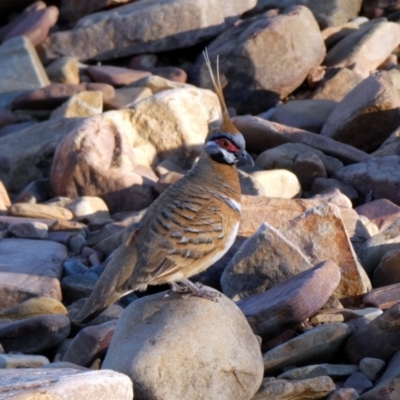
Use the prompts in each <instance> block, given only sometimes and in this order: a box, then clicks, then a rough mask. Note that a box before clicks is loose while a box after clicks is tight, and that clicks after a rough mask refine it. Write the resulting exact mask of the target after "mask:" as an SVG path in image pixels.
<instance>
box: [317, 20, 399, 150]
mask: <svg viewBox="0 0 400 400" xmlns="http://www.w3.org/2000/svg"><path fill="white" fill-rule="evenodd" d="M399 34H400V26H399ZM399 107H400V95H399V93H398V92H397V90H396V88H395V87H394V85H393V84H392V82H391V80H390V78H389V77H388V75H387V73H386V72H378V73H375V74H372V75H371V76H369V77H368V78H367V79H365V80H363V81H362V82H361V83H360V84H359V85H357V86H356V87H355V88H354V89H353V90H352V91H351V92H349V93H348V94H347V96H346V97H345V98H344V99H343V100H342V101H341V102H340V103H339V104H338V105H337V106H336V107H335V109H334V110H333V111H332V113H331V114H330V115H329V117H328V120H327V121H326V123H325V125H324V126H323V128H322V131H321V135H323V136H326V137H330V138H332V139H335V140H337V141H339V142H343V143H347V144H349V145H352V146H354V147H356V148H358V149H360V150H363V151H366V152H371V151H374V150H376V149H377V148H378V147H379V146H380V145H381V144H382V143H383V142H384V141H385V139H387V138H388V137H389V136H390V134H391V133H392V132H393V131H394V130H395V129H396V128H397V127H398V126H399V124H400V108H399Z"/></svg>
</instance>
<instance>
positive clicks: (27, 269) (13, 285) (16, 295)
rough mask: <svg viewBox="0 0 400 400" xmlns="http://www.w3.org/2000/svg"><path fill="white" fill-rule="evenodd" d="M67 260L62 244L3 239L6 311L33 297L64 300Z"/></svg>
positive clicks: (0, 288)
mask: <svg viewBox="0 0 400 400" xmlns="http://www.w3.org/2000/svg"><path fill="white" fill-rule="evenodd" d="M67 258H68V254H67V249H66V248H65V246H63V245H61V244H59V243H54V242H50V241H46V240H32V239H3V240H1V241H0V298H1V299H2V308H6V307H12V306H15V305H17V304H19V303H21V302H23V301H24V300H27V299H29V298H31V297H40V296H46V297H53V298H55V299H57V300H61V290H60V282H59V279H60V277H61V272H62V264H63V263H64V261H65V260H66V259H67ZM0 343H1V340H0Z"/></svg>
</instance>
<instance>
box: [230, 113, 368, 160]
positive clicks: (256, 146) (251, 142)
mask: <svg viewBox="0 0 400 400" xmlns="http://www.w3.org/2000/svg"><path fill="white" fill-rule="evenodd" d="M232 121H233V122H234V124H235V125H236V127H237V128H238V129H239V131H240V132H242V134H243V135H244V138H245V140H246V149H247V151H250V152H253V151H254V152H256V153H260V152H262V151H265V150H268V149H271V148H273V147H276V146H279V145H281V144H284V143H289V142H295V143H301V144H305V145H308V146H310V147H313V148H314V149H317V150H320V151H322V152H324V153H325V154H327V155H330V156H332V157H335V158H337V159H339V160H340V161H342V162H344V163H346V164H348V163H359V162H361V161H366V160H368V159H369V158H370V156H369V155H368V154H367V153H364V152H363V151H361V150H358V149H356V148H354V147H352V146H349V145H346V144H345V143H340V142H337V141H335V140H332V139H331V138H328V137H325V136H322V135H318V134H315V133H312V132H307V131H303V130H301V129H297V128H292V127H286V126H284V125H280V124H277V123H276V122H270V121H266V120H264V119H262V118H259V117H253V116H243V117H234V118H232Z"/></svg>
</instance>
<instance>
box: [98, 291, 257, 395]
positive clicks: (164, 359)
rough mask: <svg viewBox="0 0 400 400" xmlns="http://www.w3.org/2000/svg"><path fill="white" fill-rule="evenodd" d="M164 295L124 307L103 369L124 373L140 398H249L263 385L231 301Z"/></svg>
mask: <svg viewBox="0 0 400 400" xmlns="http://www.w3.org/2000/svg"><path fill="white" fill-rule="evenodd" d="M207 289H210V288H207ZM164 296H165V293H159V294H156V295H152V296H146V297H144V298H141V299H139V300H137V301H135V302H133V303H132V304H131V305H130V306H128V307H127V308H126V310H125V312H124V313H123V315H122V316H121V318H120V319H119V321H118V324H117V327H116V330H115V332H114V336H113V338H112V341H111V344H110V347H109V350H108V352H107V355H106V358H105V360H104V362H103V365H102V368H105V369H113V370H116V371H119V372H123V373H125V374H127V375H128V376H129V377H130V378H131V379H132V381H133V382H134V392H135V393H134V394H135V399H139V400H140V399H149V398H152V399H187V398H218V399H224V398H226V399H228V398H229V399H232V400H233V399H250V398H252V396H253V395H254V394H255V393H256V392H257V390H258V388H259V386H260V384H261V381H262V375H263V368H262V359H261V352H260V347H259V344H258V341H257V339H256V338H255V336H254V335H253V333H252V331H251V329H250V327H249V325H248V323H247V321H246V320H245V318H244V317H243V314H242V313H241V312H240V310H239V309H238V308H237V307H236V306H235V305H234V303H233V302H231V301H230V300H229V299H227V298H226V297H225V296H223V295H222V296H221V297H219V298H218V302H211V301H205V300H204V299H201V298H198V297H189V298H186V299H185V301H182V299H181V296H180V295H176V294H169V296H168V297H167V298H164ZM182 326H185V329H182ZM216 327H218V328H217V329H216ZM189 331H190V332H191V334H190V335H188V334H187V332H189ZM211 331H212V332H213V334H212V335H211V336H210V335H209V333H210V332H211ZM221 343H224V345H223V346H221ZM144 349H146V350H145V351H143V350H144ZM183 349H184V350H183ZM183 359H184V360H185V362H184V363H183V362H182V360H183ZM151 371H153V372H154V373H153V372H151ZM159 374H162V376H163V385H159V384H158V382H159V376H160V375H159Z"/></svg>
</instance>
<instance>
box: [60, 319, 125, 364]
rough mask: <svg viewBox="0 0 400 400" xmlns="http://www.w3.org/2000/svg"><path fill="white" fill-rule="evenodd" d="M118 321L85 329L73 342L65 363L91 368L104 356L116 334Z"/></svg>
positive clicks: (65, 357)
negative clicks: (94, 362)
mask: <svg viewBox="0 0 400 400" xmlns="http://www.w3.org/2000/svg"><path fill="white" fill-rule="evenodd" d="M116 325H117V320H113V321H108V322H104V323H102V324H99V325H95V326H88V327H85V328H83V329H82V330H81V331H80V332H79V333H78V334H77V335H76V336H75V337H74V339H73V340H72V342H71V344H70V346H69V347H68V350H67V351H66V353H65V354H64V357H63V361H68V362H71V363H74V364H77V365H81V366H82V367H90V365H91V364H92V363H93V361H94V360H95V359H96V358H99V357H102V356H104V354H105V353H106V352H107V350H108V346H109V345H110V342H111V339H112V337H113V334H114V330H115V326H116Z"/></svg>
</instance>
